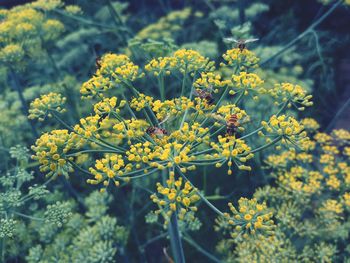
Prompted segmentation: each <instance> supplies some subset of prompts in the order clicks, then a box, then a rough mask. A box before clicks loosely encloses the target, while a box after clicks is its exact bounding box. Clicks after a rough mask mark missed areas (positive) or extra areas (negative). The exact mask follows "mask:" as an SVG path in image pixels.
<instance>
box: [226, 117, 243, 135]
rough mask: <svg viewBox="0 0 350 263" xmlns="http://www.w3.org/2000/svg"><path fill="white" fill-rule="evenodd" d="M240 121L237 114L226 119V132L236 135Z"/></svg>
mask: <svg viewBox="0 0 350 263" xmlns="http://www.w3.org/2000/svg"><path fill="white" fill-rule="evenodd" d="M239 125H240V123H239V121H238V117H237V114H232V115H231V116H230V117H229V118H228V120H227V121H226V133H227V135H229V136H232V135H235V134H236V133H237V130H238V127H239Z"/></svg>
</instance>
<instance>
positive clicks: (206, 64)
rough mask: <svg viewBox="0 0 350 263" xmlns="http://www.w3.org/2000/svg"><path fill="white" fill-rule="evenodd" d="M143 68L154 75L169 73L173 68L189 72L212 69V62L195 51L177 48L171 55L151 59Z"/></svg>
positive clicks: (183, 72)
mask: <svg viewBox="0 0 350 263" xmlns="http://www.w3.org/2000/svg"><path fill="white" fill-rule="evenodd" d="M145 69H146V70H147V71H150V72H153V73H154V75H155V76H158V75H160V74H167V75H169V74H170V73H171V71H173V70H178V71H180V72H181V73H182V74H189V73H193V72H196V71H212V70H214V62H210V61H209V59H208V58H205V57H203V56H202V55H201V54H199V53H198V52H197V51H194V50H187V49H179V50H177V51H175V52H174V54H173V55H172V56H171V57H160V58H156V59H152V60H151V61H150V62H149V63H148V64H147V65H146V66H145Z"/></svg>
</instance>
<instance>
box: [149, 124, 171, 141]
mask: <svg viewBox="0 0 350 263" xmlns="http://www.w3.org/2000/svg"><path fill="white" fill-rule="evenodd" d="M146 132H147V134H149V135H150V136H156V137H160V138H162V137H163V136H165V135H168V131H167V130H166V129H163V128H159V127H154V126H152V127H148V128H147V130H146Z"/></svg>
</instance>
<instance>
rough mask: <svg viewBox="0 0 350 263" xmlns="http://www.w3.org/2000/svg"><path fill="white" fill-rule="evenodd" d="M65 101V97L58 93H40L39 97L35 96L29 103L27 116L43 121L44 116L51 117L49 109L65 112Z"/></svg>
mask: <svg viewBox="0 0 350 263" xmlns="http://www.w3.org/2000/svg"><path fill="white" fill-rule="evenodd" d="M65 102H66V98H65V97H62V95H61V94H58V93H54V92H50V93H49V94H44V95H41V97H40V98H36V99H35V100H34V101H32V102H31V103H30V108H29V115H28V118H29V119H38V120H39V121H43V120H44V118H45V117H46V116H48V117H52V113H51V111H54V112H60V113H62V112H65V109H64V107H63V105H64V103H65Z"/></svg>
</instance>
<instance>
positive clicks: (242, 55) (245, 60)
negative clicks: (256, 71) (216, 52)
mask: <svg viewBox="0 0 350 263" xmlns="http://www.w3.org/2000/svg"><path fill="white" fill-rule="evenodd" d="M223 58H224V60H225V61H226V64H225V63H221V66H226V65H228V66H232V67H234V68H236V69H238V70H247V69H250V68H256V67H258V62H259V58H258V57H257V56H256V55H255V54H254V53H253V52H252V51H250V50H248V49H243V50H240V49H239V48H233V49H230V50H227V51H226V53H225V54H224V55H223Z"/></svg>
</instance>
